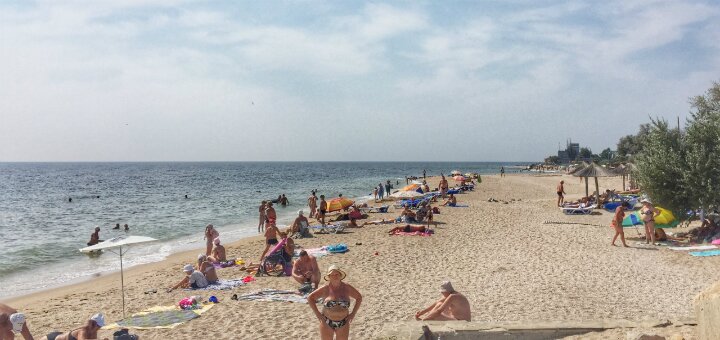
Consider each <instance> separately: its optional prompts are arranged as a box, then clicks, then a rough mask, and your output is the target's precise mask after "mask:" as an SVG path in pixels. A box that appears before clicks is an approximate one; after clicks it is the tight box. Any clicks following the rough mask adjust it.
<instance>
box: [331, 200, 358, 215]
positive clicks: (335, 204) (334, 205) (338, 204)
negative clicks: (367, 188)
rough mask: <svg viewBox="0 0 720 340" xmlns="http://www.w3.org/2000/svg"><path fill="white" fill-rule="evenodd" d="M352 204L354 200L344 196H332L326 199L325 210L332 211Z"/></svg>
mask: <svg viewBox="0 0 720 340" xmlns="http://www.w3.org/2000/svg"><path fill="white" fill-rule="evenodd" d="M353 204H355V201H353V200H351V199H348V198H345V197H337V198H333V199H331V200H329V201H327V211H328V212H333V211H338V210H343V209H345V208H348V207H350V206H351V205H353Z"/></svg>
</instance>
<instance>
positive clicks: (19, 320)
mask: <svg viewBox="0 0 720 340" xmlns="http://www.w3.org/2000/svg"><path fill="white" fill-rule="evenodd" d="M10 323H12V330H13V331H14V332H20V331H22V329H23V325H24V324H25V314H23V313H14V314H12V315H10Z"/></svg>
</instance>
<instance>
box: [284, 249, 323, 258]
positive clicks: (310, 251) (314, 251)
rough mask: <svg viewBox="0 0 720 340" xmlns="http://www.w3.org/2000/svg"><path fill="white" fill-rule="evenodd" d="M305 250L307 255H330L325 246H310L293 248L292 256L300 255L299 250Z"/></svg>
mask: <svg viewBox="0 0 720 340" xmlns="http://www.w3.org/2000/svg"><path fill="white" fill-rule="evenodd" d="M301 250H305V251H306V252H307V253H308V255H312V256H315V257H316V258H318V257H323V256H327V255H331V254H330V253H329V252H328V251H327V250H325V247H322V248H310V249H304V248H303V249H295V254H293V257H300V251H301Z"/></svg>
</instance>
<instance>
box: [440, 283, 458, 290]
mask: <svg viewBox="0 0 720 340" xmlns="http://www.w3.org/2000/svg"><path fill="white" fill-rule="evenodd" d="M454 292H455V288H453V286H452V283H450V281H445V282H443V283H442V284H441V285H440V293H454Z"/></svg>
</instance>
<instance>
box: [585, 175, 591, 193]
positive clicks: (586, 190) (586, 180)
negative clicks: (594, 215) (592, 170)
mask: <svg viewBox="0 0 720 340" xmlns="http://www.w3.org/2000/svg"><path fill="white" fill-rule="evenodd" d="M588 196H590V192H589V190H588V178H587V177H585V197H588Z"/></svg>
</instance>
